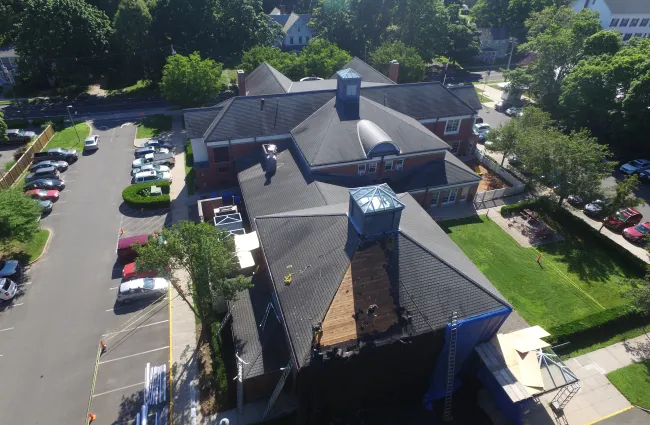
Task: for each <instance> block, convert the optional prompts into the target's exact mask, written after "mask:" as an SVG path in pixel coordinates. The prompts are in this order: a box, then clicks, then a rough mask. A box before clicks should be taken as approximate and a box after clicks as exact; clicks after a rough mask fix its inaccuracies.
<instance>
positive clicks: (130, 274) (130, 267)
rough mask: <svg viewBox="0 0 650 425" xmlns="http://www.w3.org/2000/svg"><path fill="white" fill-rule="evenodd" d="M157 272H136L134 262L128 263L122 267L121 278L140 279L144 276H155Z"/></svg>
mask: <svg viewBox="0 0 650 425" xmlns="http://www.w3.org/2000/svg"><path fill="white" fill-rule="evenodd" d="M157 275H158V273H157V272H156V271H155V270H151V271H148V272H140V273H137V272H136V271H135V262H133V263H129V264H127V265H126V266H124V268H123V269H122V280H132V279H142V278H145V277H156V276H157Z"/></svg>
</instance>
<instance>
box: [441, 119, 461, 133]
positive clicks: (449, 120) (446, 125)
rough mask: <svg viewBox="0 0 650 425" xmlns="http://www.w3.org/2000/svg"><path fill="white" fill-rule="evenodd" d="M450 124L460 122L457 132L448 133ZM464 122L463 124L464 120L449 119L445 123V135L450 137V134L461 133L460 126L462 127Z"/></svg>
mask: <svg viewBox="0 0 650 425" xmlns="http://www.w3.org/2000/svg"><path fill="white" fill-rule="evenodd" d="M450 122H458V125H457V126H456V130H452V131H447V127H448V126H449V123H450ZM462 122H463V120H462V119H460V118H449V119H447V120H445V121H444V123H445V132H444V135H445V136H447V135H450V134H458V133H460V125H461V123H462Z"/></svg>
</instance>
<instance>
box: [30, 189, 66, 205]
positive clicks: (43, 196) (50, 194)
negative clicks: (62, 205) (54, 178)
mask: <svg viewBox="0 0 650 425" xmlns="http://www.w3.org/2000/svg"><path fill="white" fill-rule="evenodd" d="M25 195H27V196H29V197H30V198H32V199H38V200H41V201H52V202H56V201H57V200H58V199H59V191H58V190H47V189H32V190H28V191H27V192H25Z"/></svg>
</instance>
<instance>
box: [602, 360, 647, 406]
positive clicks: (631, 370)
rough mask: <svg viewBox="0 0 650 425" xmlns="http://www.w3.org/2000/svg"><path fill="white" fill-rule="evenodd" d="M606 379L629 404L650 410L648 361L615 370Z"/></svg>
mask: <svg viewBox="0 0 650 425" xmlns="http://www.w3.org/2000/svg"><path fill="white" fill-rule="evenodd" d="M607 378H608V379H609V380H610V382H611V383H612V384H614V386H615V387H616V388H618V390H619V391H620V392H621V393H623V395H624V396H625V398H627V399H628V400H629V402H630V403H632V404H634V405H636V406H641V407H643V408H645V409H650V360H646V361H644V362H641V363H636V364H633V365H630V366H626V367H624V368H622V369H618V370H615V371H614V372H611V373H608V374H607Z"/></svg>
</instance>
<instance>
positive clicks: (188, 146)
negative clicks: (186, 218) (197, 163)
mask: <svg viewBox="0 0 650 425" xmlns="http://www.w3.org/2000/svg"><path fill="white" fill-rule="evenodd" d="M193 167H194V155H193V154H192V143H190V141H189V140H188V141H187V142H186V143H185V186H187V194H188V195H194V178H195V174H194V168H193Z"/></svg>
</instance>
